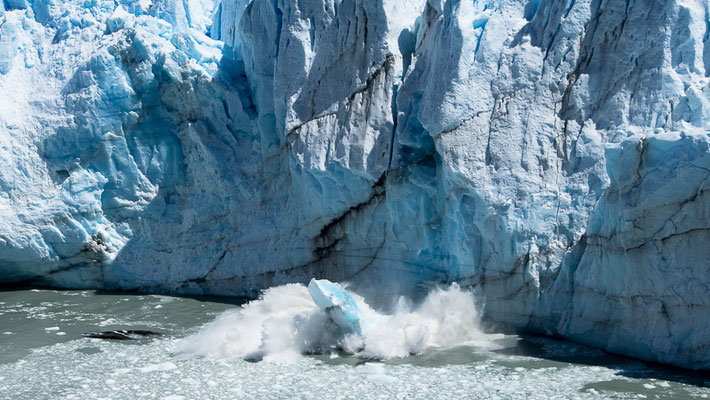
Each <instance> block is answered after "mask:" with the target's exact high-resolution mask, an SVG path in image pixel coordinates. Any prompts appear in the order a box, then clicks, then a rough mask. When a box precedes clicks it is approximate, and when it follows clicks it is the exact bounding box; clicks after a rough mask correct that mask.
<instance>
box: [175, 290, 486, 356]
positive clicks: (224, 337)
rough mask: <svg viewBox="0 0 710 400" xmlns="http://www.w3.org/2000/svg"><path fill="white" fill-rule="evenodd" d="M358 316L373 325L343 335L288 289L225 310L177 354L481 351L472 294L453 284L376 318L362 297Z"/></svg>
mask: <svg viewBox="0 0 710 400" xmlns="http://www.w3.org/2000/svg"><path fill="white" fill-rule="evenodd" d="M351 295H352V296H353V297H354V298H355V299H356V301H357V303H358V305H359V306H360V309H361V310H362V312H363V314H364V316H365V317H366V318H367V319H368V320H370V321H376V323H371V324H368V325H367V326H366V328H363V330H362V333H361V334H358V333H354V332H343V330H342V329H341V328H340V327H339V326H338V325H337V324H335V323H334V322H333V320H332V319H331V317H330V316H329V315H328V314H327V313H326V312H325V311H323V310H321V309H320V308H319V307H318V306H316V304H315V303H314V301H313V300H312V298H311V295H310V294H309V292H308V289H307V288H306V287H305V286H303V285H300V284H289V285H284V286H279V287H274V288H271V289H268V290H266V291H265V292H264V293H263V295H262V296H261V298H259V299H258V300H254V301H252V302H250V303H248V304H246V305H244V306H242V307H241V308H239V309H235V310H230V311H227V312H225V313H223V314H222V315H220V316H219V317H217V319H216V320H215V321H213V322H211V323H209V324H207V325H205V326H204V327H203V328H202V329H201V330H200V331H199V332H198V333H196V334H194V335H192V336H189V337H186V338H185V339H183V340H181V341H180V342H178V343H177V345H176V347H175V351H176V352H177V353H181V354H187V355H197V356H204V357H210V358H220V357H235V356H236V357H242V358H245V359H247V360H264V361H271V362H290V361H294V360H297V359H298V358H299V357H300V356H301V355H302V354H312V353H329V352H333V351H336V350H343V351H346V352H349V353H353V354H358V355H362V356H365V357H372V358H378V359H390V358H395V357H405V356H408V355H410V354H418V353H421V352H423V351H425V350H427V349H431V348H450V347H454V346H460V345H473V346H477V347H487V346H489V345H490V343H491V342H490V340H489V339H488V337H487V335H485V334H484V333H482V332H481V330H480V329H479V327H478V312H477V309H476V305H475V302H474V298H473V295H472V294H471V293H470V292H467V291H464V290H462V289H461V288H460V287H459V286H458V285H456V284H454V285H451V286H449V287H447V288H436V289H434V290H432V291H431V292H430V293H429V294H428V296H427V297H426V299H425V300H424V301H423V302H422V303H421V304H419V305H417V306H413V305H412V304H411V303H410V302H409V301H408V300H406V299H405V298H400V301H399V303H398V305H397V307H396V308H395V311H394V312H393V313H391V314H381V313H378V312H377V311H375V310H373V309H372V308H371V307H369V306H368V305H367V303H366V301H365V299H363V298H362V297H360V296H357V295H355V294H352V293H351Z"/></svg>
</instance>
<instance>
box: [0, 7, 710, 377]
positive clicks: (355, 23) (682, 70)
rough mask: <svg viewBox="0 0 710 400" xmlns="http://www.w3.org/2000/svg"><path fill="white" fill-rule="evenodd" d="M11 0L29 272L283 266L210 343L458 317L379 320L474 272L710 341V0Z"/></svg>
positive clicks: (7, 212) (530, 326)
mask: <svg viewBox="0 0 710 400" xmlns="http://www.w3.org/2000/svg"><path fill="white" fill-rule="evenodd" d="M0 8H2V11H0V12H1V13H2V15H0V93H2V96H1V97H0V102H1V106H0V281H2V283H12V284H23V285H24V284H26V285H41V286H52V287H62V288H95V289H112V290H114V289H115V290H137V291H150V292H163V293H172V294H217V295H229V296H237V295H244V296H249V297H252V298H255V297H257V296H258V295H259V293H261V291H262V290H266V292H264V293H263V295H262V296H263V297H262V300H260V301H256V302H254V303H250V305H249V306H247V307H244V308H243V309H240V310H238V311H234V312H233V313H231V314H227V315H226V316H222V317H220V318H218V319H217V321H215V323H214V324H216V325H219V324H226V325H230V326H231V325H233V326H234V329H231V330H226V331H221V330H219V329H217V330H215V331H213V332H222V333H220V336H219V337H227V338H228V337H231V336H232V335H237V336H238V337H240V338H241V337H242V336H239V335H241V333H239V332H248V331H249V329H251V328H248V327H247V325H248V326H252V325H253V326H257V327H262V328H264V329H262V328H259V329H262V330H258V332H261V333H259V334H258V335H257V334H255V335H247V336H244V338H243V339H242V340H241V341H240V342H239V343H234V342H232V341H229V340H226V339H225V340H223V341H218V342H219V343H222V344H223V347H222V348H220V349H216V348H210V347H209V346H208V348H202V349H195V348H193V350H194V351H196V352H198V353H210V354H211V353H220V352H233V353H235V354H239V355H240V356H243V357H247V358H248V357H253V358H265V357H269V356H270V355H274V354H287V353H289V351H290V350H289V349H292V350H293V351H292V353H293V354H300V353H302V352H303V351H304V349H316V348H328V346H331V345H332V344H333V343H334V342H333V340H332V338H333V337H335V336H338V335H340V336H343V333H342V332H341V331H342V330H344V327H348V329H350V330H351V331H352V332H351V334H352V333H355V335H354V336H352V340H353V342H352V343H353V348H354V349H363V350H358V351H364V352H368V351H371V352H372V353H373V354H381V353H383V352H384V351H385V350H386V349H390V350H391V351H392V354H397V355H399V354H405V353H408V352H409V351H411V350H412V349H415V350H414V351H415V352H416V349H417V348H420V347H421V346H428V345H430V344H431V343H438V341H441V340H443V339H442V338H444V337H450V338H451V340H454V341H455V340H456V339H455V336H456V333H455V332H453V331H448V330H445V329H441V327H442V326H456V324H455V323H454V321H453V319H452V320H451V321H447V323H446V324H443V325H442V324H438V323H435V322H432V321H434V320H432V319H431V318H428V317H427V318H423V317H422V318H423V319H422V321H424V320H425V321H427V322H426V323H420V324H414V323H409V322H407V323H406V324H405V325H406V326H418V327H422V326H424V327H426V329H424V328H403V329H404V331H407V332H409V333H408V334H407V335H404V336H397V338H398V339H397V340H400V339H401V338H405V339H402V340H401V341H400V342H398V343H400V344H401V346H400V345H399V344H398V345H396V346H394V345H392V346H383V347H378V344H382V343H385V341H384V340H379V339H377V340H375V339H372V338H373V337H376V336H377V335H378V332H379V331H378V328H377V327H382V326H387V324H388V323H394V322H392V321H398V318H399V320H401V321H405V320H406V321H409V320H408V319H411V318H414V317H411V315H419V316H420V317H421V316H422V315H423V314H417V313H416V312H414V314H411V313H409V314H408V313H405V312H402V313H399V314H398V313H396V312H393V311H392V310H396V309H397V308H396V307H395V306H392V305H391V304H389V303H391V302H392V301H394V300H393V299H397V298H399V295H400V294H411V293H413V292H417V290H418V289H419V288H421V286H422V285H426V284H429V283H431V282H440V283H441V282H443V283H446V284H449V283H454V282H455V283H457V284H458V285H459V286H460V287H461V288H464V289H466V290H469V289H470V290H471V291H472V293H474V295H475V301H476V302H477V304H479V305H480V307H481V314H482V315H481V316H482V317H483V318H484V319H486V320H489V321H493V322H496V323H500V324H503V325H504V326H506V327H509V328H513V329H516V330H525V331H532V332H537V333H543V334H553V335H558V336H562V337H566V338H569V339H572V340H575V341H578V342H582V343H586V344H590V345H593V346H596V347H598V348H602V349H605V350H608V351H611V352H614V353H620V354H624V355H629V356H633V357H637V358H641V359H645V360H652V361H659V362H663V363H670V364H675V365H679V366H683V367H687V368H695V369H708V368H710V353H709V352H708V351H706V350H707V348H708V346H710V318H708V315H710V313H708V311H709V310H708V307H709V306H710V293H708V287H709V286H710V269H708V267H707V265H708V260H710V246H707V243H708V241H709V240H710V236H709V233H708V232H709V230H708V229H709V228H710V217H709V216H708V199H707V193H708V190H707V189H708V185H710V183H708V182H710V180H708V179H707V178H708V174H710V172H709V171H710V137H709V136H708V129H709V128H710V103H709V101H710V100H709V99H710V96H709V95H708V92H709V91H710V87H709V86H708V85H709V83H710V81H709V80H708V75H710V73H709V72H708V71H710V42H708V37H710V36H709V35H708V34H707V33H708V24H707V16H708V15H710V6H709V5H708V3H707V1H705V0H682V1H681V0H668V1H663V2H661V1H643V2H640V1H637V2H628V1H626V0H605V1H598V0H560V1H537V0H496V1H493V0H491V1H481V0H468V1H463V0H378V1H364V0H313V1H296V0H280V1H270V0H222V1H207V0H203V1H199V0H187V1H177V0H156V1H151V0H140V1H135V0H118V1H102V0H91V1H85V0H81V1H80V0H68V1H56V0H12V1H10V0H5V1H3V2H2V4H1V5H0ZM314 277H318V278H324V279H328V280H330V281H332V282H347V283H348V285H349V286H347V287H348V291H347V292H343V291H340V290H339V289H338V287H337V286H334V285H331V284H327V283H326V282H320V283H319V282H315V283H313V284H312V285H311V286H312V287H313V290H312V292H311V293H315V295H314V297H313V298H311V296H310V294H309V290H308V289H307V288H306V287H305V286H303V285H302V284H305V283H307V282H309V281H310V280H311V279H312V278H314ZM276 292H278V293H279V295H278V296H275V295H273V293H276ZM349 292H352V293H349ZM348 293H349V294H348ZM354 293H358V294H360V295H362V296H364V298H367V299H368V302H369V303H372V304H377V305H382V304H388V305H389V306H391V307H389V310H390V312H388V313H381V312H373V314H372V315H377V316H378V317H377V321H378V323H377V324H373V325H372V327H368V326H367V325H368V324H369V323H370V321H371V320H370V318H369V317H368V318H363V316H367V315H370V314H369V313H370V311H368V309H367V308H365V307H364V306H363V304H367V303H366V302H364V301H363V302H361V301H360V300H358V299H359V297H357V296H356V295H354ZM346 294H347V295H346ZM340 296H343V297H340ZM473 299H474V298H473V297H471V301H474V300H473ZM314 300H315V301H316V302H315V303H314ZM432 301H433V300H432ZM316 303H317V304H318V305H316ZM330 303H333V305H335V304H336V303H337V307H335V308H330V311H327V312H326V311H323V310H321V308H320V306H323V305H327V304H330ZM423 304H425V303H423ZM333 305H331V306H326V307H325V308H328V307H332V306H333ZM432 307H434V306H433V305H432ZM447 310H449V311H447V313H449V312H453V311H451V310H456V311H455V313H456V314H455V315H456V318H462V319H464V320H468V319H467V318H469V317H472V316H473V314H475V310H476V308H475V307H468V306H465V307H457V308H449V309H447ZM424 314H426V313H424ZM353 315H354V316H360V318H356V319H350V318H351V317H352V316H353ZM398 315H399V316H398ZM426 315H428V314H426ZM417 318H419V317H417ZM233 319H234V320H233ZM239 321H251V322H249V323H248V324H247V323H246V322H239ZM323 321H326V322H327V321H335V322H337V323H326V325H325V326H328V328H327V329H325V330H322V329H320V328H316V327H321V326H324V325H323V323H325V322H323ZM410 322H411V321H410ZM451 324H453V325H451ZM467 326H469V325H466V324H464V325H463V327H459V328H458V329H463V332H465V335H464V337H470V335H469V334H473V333H472V332H473V331H469V330H467V329H468V328H465V327H467ZM291 328H293V329H296V328H298V329H297V331H298V332H295V331H294V332H291V331H288V330H289V329H291ZM281 329H285V330H286V331H283V334H281V333H275V332H281ZM309 329H314V330H319V329H320V331H319V333H318V334H310V333H304V332H310V331H309ZM434 332H436V333H434ZM208 333H209V332H207V331H205V332H204V333H202V334H205V335H207V334H208ZM383 335H384V334H383ZM345 336H348V335H344V336H343V337H345ZM358 338H359V339H358ZM406 338H409V339H406ZM341 339H342V338H341ZM338 340H340V339H338ZM336 342H337V341H336ZM341 342H342V343H345V342H346V341H345V340H341ZM356 342H357V343H356ZM338 343H340V342H338ZM188 347H189V346H188ZM275 349H281V350H284V352H279V351H276V350H275ZM272 350H273V351H272ZM306 351H307V350H306ZM384 356H389V355H388V354H384Z"/></svg>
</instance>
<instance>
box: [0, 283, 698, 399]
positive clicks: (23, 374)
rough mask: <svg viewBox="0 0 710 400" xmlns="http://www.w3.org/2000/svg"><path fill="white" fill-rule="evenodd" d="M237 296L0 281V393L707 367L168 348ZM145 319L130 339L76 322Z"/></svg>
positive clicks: (169, 395) (491, 381) (483, 391)
mask: <svg viewBox="0 0 710 400" xmlns="http://www.w3.org/2000/svg"><path fill="white" fill-rule="evenodd" d="M239 304H240V302H239V301H238V300H234V301H232V300H225V299H215V298H185V297H169V296H154V295H135V294H125V293H101V292H95V291H55V290H20V291H4V292H0V399H143V398H145V399H172V400H177V399H252V398H253V399H264V398H266V399H270V398H273V399H291V398H313V399H336V398H343V399H345V398H352V399H363V398H401V399H410V398H421V399H437V398H441V399H478V398H483V399H554V398H559V399H574V398H579V399H591V398H619V399H638V398H648V399H693V398H710V376H709V375H707V374H703V373H697V372H691V371H685V370H680V369H675V368H669V367H663V366H658V365H653V364H647V363H643V362H640V361H635V360H630V359H626V358H622V357H615V356H611V355H608V354H606V353H603V352H601V351H598V350H594V349H590V348H588V347H584V346H580V345H577V344H574V343H570V342H565V341H555V340H550V339H546V338H539V337H521V336H515V335H501V334H497V335H490V341H491V343H494V344H495V345H494V346H484V347H478V346H475V345H473V346H456V347H453V348H444V349H429V350H426V351H425V352H424V353H423V354H420V355H416V356H409V357H404V358H395V359H391V360H388V361H385V362H380V361H375V360H368V359H364V358H362V357H357V356H352V355H347V354H343V353H337V352H333V353H331V354H325V355H308V356H303V357H300V358H298V359H297V360H294V361H292V362H288V363H273V362H248V361H245V360H243V359H242V358H239V357H229V356H225V357H220V358H205V357H197V356H189V355H183V354H178V353H176V352H175V345H176V343H177V342H178V341H179V340H180V339H182V338H184V337H186V336H188V335H190V334H192V333H195V332H197V331H198V330H199V328H200V327H201V326H203V325H204V324H205V323H208V322H210V321H212V320H214V319H215V317H216V316H217V315H219V314H221V313H222V312H224V311H225V310H229V309H233V308H235V307H239ZM111 329H145V330H152V331H159V332H161V333H162V334H163V335H162V336H159V337H154V338H145V339H140V340H132V341H110V340H101V339H89V338H84V337H82V336H81V334H82V333H84V332H89V331H103V330H111Z"/></svg>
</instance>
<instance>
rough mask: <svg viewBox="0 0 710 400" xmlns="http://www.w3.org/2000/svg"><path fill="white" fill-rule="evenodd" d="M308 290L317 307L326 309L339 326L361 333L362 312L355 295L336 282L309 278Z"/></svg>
mask: <svg viewBox="0 0 710 400" xmlns="http://www.w3.org/2000/svg"><path fill="white" fill-rule="evenodd" d="M308 292H309V293H310V294H311V297H312V298H313V301H314V302H315V303H316V305H317V306H318V307H320V308H321V309H322V310H324V311H326V312H327V313H328V315H329V316H330V318H331V319H332V320H333V322H335V323H336V324H337V325H338V326H339V327H340V328H342V329H343V330H345V331H348V332H354V333H357V334H358V335H362V324H361V320H362V319H363V316H364V313H363V310H362V309H361V307H360V305H358V302H357V300H356V299H355V297H354V296H353V295H352V294H351V293H350V292H348V291H347V290H345V289H343V287H342V286H340V284H338V283H334V282H331V281H329V280H327V279H321V280H316V279H311V282H310V283H309V284H308Z"/></svg>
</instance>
